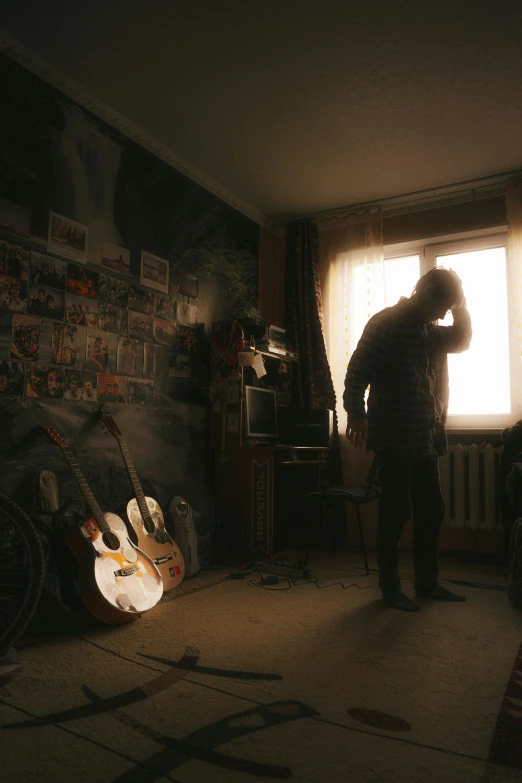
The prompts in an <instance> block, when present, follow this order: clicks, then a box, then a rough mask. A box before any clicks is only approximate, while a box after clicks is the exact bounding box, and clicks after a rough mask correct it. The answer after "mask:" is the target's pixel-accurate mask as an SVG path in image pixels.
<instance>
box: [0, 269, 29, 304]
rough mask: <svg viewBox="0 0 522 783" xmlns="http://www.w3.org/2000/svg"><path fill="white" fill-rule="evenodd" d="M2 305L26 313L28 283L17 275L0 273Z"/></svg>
mask: <svg viewBox="0 0 522 783" xmlns="http://www.w3.org/2000/svg"><path fill="white" fill-rule="evenodd" d="M0 307H4V308H5V309H6V310H13V311H14V312H15V313H25V312H26V310H27V283H26V281H25V280H18V279H17V278H16V277H8V276H7V275H0Z"/></svg>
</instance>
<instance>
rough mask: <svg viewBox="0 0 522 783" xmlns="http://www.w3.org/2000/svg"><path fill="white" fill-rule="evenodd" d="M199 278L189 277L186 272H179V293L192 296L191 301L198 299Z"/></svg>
mask: <svg viewBox="0 0 522 783" xmlns="http://www.w3.org/2000/svg"><path fill="white" fill-rule="evenodd" d="M198 290H199V284H198V278H197V277H194V275H188V274H187V273H186V272H178V293H180V294H182V295H183V296H190V298H191V299H197V298H198Z"/></svg>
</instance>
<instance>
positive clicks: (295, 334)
mask: <svg viewBox="0 0 522 783" xmlns="http://www.w3.org/2000/svg"><path fill="white" fill-rule="evenodd" d="M285 278H286V279H285V327H286V334H287V339H288V341H289V342H290V344H291V346H292V349H293V350H294V351H297V352H298V353H299V362H298V363H297V367H296V368H295V371H294V370H293V372H292V386H293V390H292V394H293V405H294V406H295V407H296V408H299V409H300V410H310V409H312V408H327V409H329V410H331V411H333V413H334V443H333V448H332V449H331V451H330V455H329V460H328V467H327V471H326V476H327V481H328V483H329V484H341V483H342V467H341V450H340V443H339V433H338V428H337V414H336V403H335V391H334V386H333V382H332V375H331V372H330V365H329V364H328V359H327V356H326V348H325V342H324V333H323V304H322V295H321V285H320V278H319V239H318V232H317V226H316V224H315V223H313V222H312V221H311V220H307V219H301V220H294V221H293V222H291V223H289V224H288V226H287V231H286V262H285Z"/></svg>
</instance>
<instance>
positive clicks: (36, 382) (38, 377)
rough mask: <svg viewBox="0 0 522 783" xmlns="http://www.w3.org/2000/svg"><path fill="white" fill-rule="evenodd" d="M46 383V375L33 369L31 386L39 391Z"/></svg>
mask: <svg viewBox="0 0 522 783" xmlns="http://www.w3.org/2000/svg"><path fill="white" fill-rule="evenodd" d="M43 382H44V374H43V372H42V371H41V370H35V369H34V368H33V367H31V376H30V384H31V386H32V387H33V389H39V388H40V386H41V385H42V384H43Z"/></svg>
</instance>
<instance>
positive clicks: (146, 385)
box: [129, 378, 154, 405]
mask: <svg viewBox="0 0 522 783" xmlns="http://www.w3.org/2000/svg"><path fill="white" fill-rule="evenodd" d="M153 394H154V382H153V381H135V380H134V378H133V379H132V380H129V405H152V400H153Z"/></svg>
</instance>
